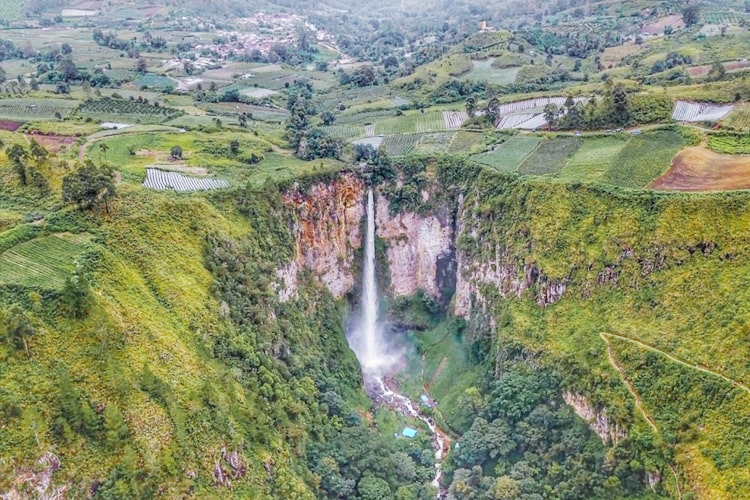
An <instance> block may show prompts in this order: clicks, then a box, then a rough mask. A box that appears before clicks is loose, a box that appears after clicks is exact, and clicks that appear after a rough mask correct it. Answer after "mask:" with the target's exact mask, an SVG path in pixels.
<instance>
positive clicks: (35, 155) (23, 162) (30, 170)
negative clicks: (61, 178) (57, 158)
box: [5, 139, 49, 194]
mask: <svg viewBox="0 0 750 500" xmlns="http://www.w3.org/2000/svg"><path fill="white" fill-rule="evenodd" d="M5 155H6V156H7V157H8V159H9V160H10V163H11V165H12V166H13V170H14V172H15V173H16V175H17V176H18V181H19V182H20V183H21V185H22V186H34V187H36V188H37V189H38V190H39V192H40V193H41V194H46V193H47V192H48V191H49V183H48V182H47V179H46V177H44V175H42V173H41V171H40V167H41V166H42V163H44V161H45V160H46V159H47V157H48V156H49V155H48V153H47V150H46V149H44V147H42V145H41V144H39V143H38V142H37V141H36V140H34V139H32V140H31V141H30V143H29V149H28V150H27V149H26V148H25V147H23V146H22V145H21V144H13V145H12V146H10V147H8V148H6V150H5ZM30 159H33V160H34V164H33V165H32V164H31V163H29V161H28V160H30Z"/></svg>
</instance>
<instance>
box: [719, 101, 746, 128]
mask: <svg viewBox="0 0 750 500" xmlns="http://www.w3.org/2000/svg"><path fill="white" fill-rule="evenodd" d="M723 123H724V125H726V126H727V127H731V128H734V129H737V130H747V129H750V106H748V105H747V104H743V105H738V106H735V107H734V109H733V110H732V112H731V113H729V114H728V115H727V116H726V118H724V120H723Z"/></svg>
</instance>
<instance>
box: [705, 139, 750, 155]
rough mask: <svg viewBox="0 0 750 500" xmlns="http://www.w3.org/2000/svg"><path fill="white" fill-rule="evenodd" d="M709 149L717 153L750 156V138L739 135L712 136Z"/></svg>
mask: <svg viewBox="0 0 750 500" xmlns="http://www.w3.org/2000/svg"><path fill="white" fill-rule="evenodd" d="M708 147H709V149H712V150H714V151H716V152H717V153H727V154H750V137H749V136H747V135H739V134H710V135H709V136H708Z"/></svg>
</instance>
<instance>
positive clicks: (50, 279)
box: [0, 233, 91, 290]
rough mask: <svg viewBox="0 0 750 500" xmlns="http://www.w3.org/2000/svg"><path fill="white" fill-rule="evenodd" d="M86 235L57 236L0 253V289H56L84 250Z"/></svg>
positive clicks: (70, 271) (36, 239)
mask: <svg viewBox="0 0 750 500" xmlns="http://www.w3.org/2000/svg"><path fill="white" fill-rule="evenodd" d="M90 239H91V237H90V235H87V234H79V235H73V234H67V233H64V234H56V235H52V236H45V237H42V238H35V239H33V240H31V241H27V242H25V243H21V244H19V245H16V246H14V247H12V248H11V249H10V250H7V251H5V252H3V253H2V254H0V286H1V285H20V286H26V287H33V288H41V289H47V290H59V289H62V287H63V286H64V285H65V279H66V278H67V277H68V276H70V274H71V273H72V272H73V270H74V269H75V259H76V257H78V256H79V255H80V254H81V253H83V251H84V250H85V245H86V244H87V243H88V242H89V241H90Z"/></svg>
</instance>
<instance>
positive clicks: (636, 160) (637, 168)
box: [602, 130, 685, 188]
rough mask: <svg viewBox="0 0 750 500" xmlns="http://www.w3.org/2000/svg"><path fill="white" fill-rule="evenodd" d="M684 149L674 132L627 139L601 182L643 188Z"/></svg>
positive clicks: (662, 132) (664, 131) (683, 143)
mask: <svg viewBox="0 0 750 500" xmlns="http://www.w3.org/2000/svg"><path fill="white" fill-rule="evenodd" d="M684 146H685V138H684V137H683V136H682V135H681V134H680V133H679V132H676V131H673V130H656V131H653V132H647V133H644V134H642V135H636V136H633V137H631V138H630V140H629V141H628V143H627V145H626V146H625V147H624V148H623V149H622V151H620V153H619V154H618V155H617V157H616V158H615V159H614V160H613V161H612V165H611V167H610V168H609V169H608V170H607V172H605V174H604V175H603V177H602V180H603V181H604V182H608V183H610V184H615V185H618V186H623V187H632V188H642V187H645V186H646V185H647V184H648V183H650V182H651V181H653V180H654V179H656V178H657V177H658V176H659V175H661V174H662V173H663V172H665V171H666V170H667V169H668V168H669V166H670V164H671V163H672V158H674V156H675V155H676V154H677V152H678V151H680V150H681V149H682V148H683V147H684Z"/></svg>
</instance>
